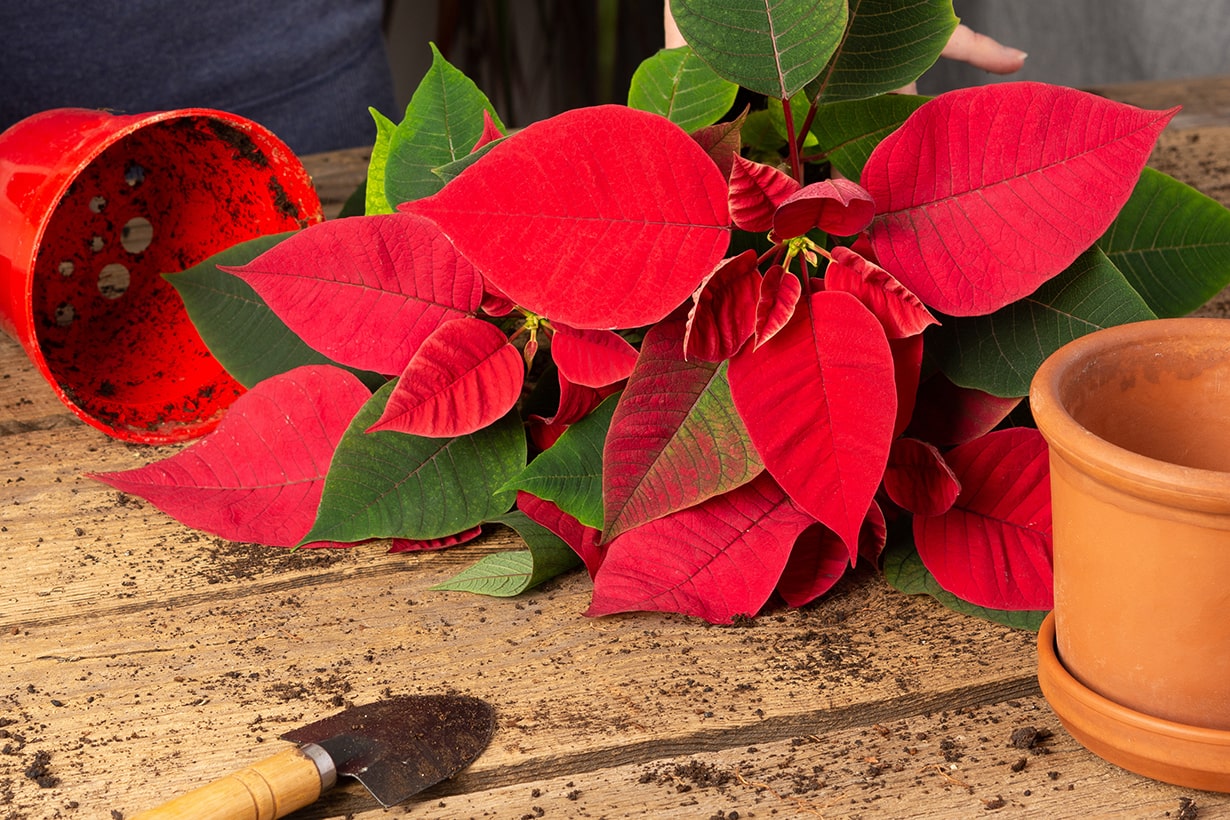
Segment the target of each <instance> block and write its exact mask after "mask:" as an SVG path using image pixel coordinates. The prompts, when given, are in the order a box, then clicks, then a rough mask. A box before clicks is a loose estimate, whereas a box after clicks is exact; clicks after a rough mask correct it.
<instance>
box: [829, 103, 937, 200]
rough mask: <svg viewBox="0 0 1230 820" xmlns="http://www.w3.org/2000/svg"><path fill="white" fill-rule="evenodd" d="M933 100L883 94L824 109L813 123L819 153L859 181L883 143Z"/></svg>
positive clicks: (845, 173) (841, 170)
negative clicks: (878, 146)
mask: <svg viewBox="0 0 1230 820" xmlns="http://www.w3.org/2000/svg"><path fill="white" fill-rule="evenodd" d="M929 99H931V98H930V97H921V96H914V95H911V94H883V95H881V96H879V97H873V98H872V99H869V100H854V101H851V102H836V103H828V104H826V105H821V106H820V107H819V108H818V109H816V116H815V118H814V119H813V120H812V124H811V133H812V136H813V137H815V139H816V149H817V150H818V151H819V152H820V155H821V156H823V157H826V158H827V159H828V160H829V162H831V163H832V164H833V167H834V168H836V169H837V170H838V171H840V172H841V173H842V175H844V176H845V177H847V178H848V179H858V178H859V177H860V176H861V175H862V173H863V166H864V165H866V164H867V157H869V156H871V152H872V150H874V149H875V147H876V146H877V145H879V144H880V141H881V140H883V139H884V138H885V137H887V136H888V135H889V134H891V133H892V132H893V131H896V130H897V129H898V128H899V127H900V126H901V123H903V122H905V121H906V118H908V117H909V116H910V115H911V114H913V113H914V112H915V111H916V110H917V109H918V107H919V106H921V105H922V104H923V103H925V102H926V101H927V100H929Z"/></svg>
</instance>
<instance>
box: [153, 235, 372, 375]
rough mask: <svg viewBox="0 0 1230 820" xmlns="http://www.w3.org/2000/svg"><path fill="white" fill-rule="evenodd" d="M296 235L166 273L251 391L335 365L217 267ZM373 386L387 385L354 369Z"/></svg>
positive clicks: (255, 242) (209, 342) (214, 347)
mask: <svg viewBox="0 0 1230 820" xmlns="http://www.w3.org/2000/svg"><path fill="white" fill-rule="evenodd" d="M295 233H296V232H295V231H289V232H286V233H278V234H268V235H266V236H258V237H256V238H255V239H249V240H248V241H246V242H240V243H239V244H237V245H233V246H231V247H230V248H227V249H226V250H224V251H222V252H220V253H216V254H214V255H213V256H211V257H209V258H208V259H206V260H205V261H204V262H201V263H200V264H199V265H194V266H193V267H191V268H188V269H187V270H184V271H180V272H179V273H168V274H164V276H165V278H166V280H167V281H168V282H170V283H171V284H172V285H174V286H175V290H176V291H177V292H178V293H179V296H180V298H181V299H182V300H183V302H184V308H185V309H186V310H187V311H188V318H189V319H191V320H192V323H193V324H194V325H195V326H196V329H197V332H198V333H200V334H201V339H202V341H204V342H205V345H206V346H207V347H208V348H209V352H210V353H212V354H213V356H214V358H215V359H217V360H218V362H219V363H220V364H221V365H222V366H223V367H224V368H226V372H228V373H230V374H231V377H232V378H234V379H235V381H237V382H239V383H240V384H242V385H243V386H244V387H252V386H254V385H256V384H257V383H259V382H262V381H264V380H265V379H267V378H269V377H270V376H276V375H278V374H279V373H286V372H288V371H290V370H294V369H295V368H296V367H299V366H300V365H305V364H335V362H333V361H332V360H331V359H329V358H327V357H325V356H323V355H321V354H320V353H317V352H316V351H315V350H313V349H312V348H310V347H308V346H307V345H306V344H304V343H303V341H302V340H301V339H300V338H299V337H298V336H296V335H295V334H294V332H293V331H291V329H290V328H288V327H287V326H286V325H285V323H283V322H282V320H281V319H279V318H278V317H277V315H276V314H275V313H274V312H273V311H272V310H270V309H269V306H268V305H266V304H265V302H264V301H263V300H262V299H261V298H260V297H259V296H257V295H256V291H254V290H252V287H251V286H250V285H249V284H248V283H246V282H244V281H243V280H242V279H240V278H239V277H238V276H232V275H231V274H229V273H223V272H222V271H220V270H218V266H219V265H228V266H231V265H233V266H242V265H246V264H248V263H249V262H251V261H252V260H253V259H255V258H256V257H258V256H260V255H261V254H262V253H264V252H265V251H267V250H269V249H270V248H272V247H273V246H274V245H277V244H278V243H279V242H281V241H282V240H283V239H286V238H287V237H290V236H293V235H294V234H295ZM352 372H354V373H355V374H356V375H358V376H359V377H360V379H362V380H363V382H364V383H365V384H367V385H368V386H369V387H375V386H377V385H379V384H380V383H382V382H383V381H384V379H383V378H381V377H378V376H375V375H374V374H371V373H364V372H359V371H352Z"/></svg>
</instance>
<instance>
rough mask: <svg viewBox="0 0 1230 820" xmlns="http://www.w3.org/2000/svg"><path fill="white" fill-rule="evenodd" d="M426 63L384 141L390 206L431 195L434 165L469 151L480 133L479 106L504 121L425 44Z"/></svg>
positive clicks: (435, 184) (436, 185)
mask: <svg viewBox="0 0 1230 820" xmlns="http://www.w3.org/2000/svg"><path fill="white" fill-rule="evenodd" d="M431 54H432V61H431V68H430V69H428V71H427V74H426V75H425V76H424V77H423V80H422V82H421V83H419V87H418V88H417V89H416V90H415V92H414V95H413V96H412V97H411V98H410V105H409V106H407V108H406V116H405V118H404V119H403V120H402V121H401V122H400V123H399V124H398V125H397V128H396V130H395V131H394V132H393V136H392V138H391V139H390V141H389V156H388V161H387V167H386V168H385V174H384V193H385V198H386V199H387V200H388V203H389V205H390V206H392V207H396V206H397V205H398V204H400V203H402V202H408V201H410V200H414V199H422V198H423V197H425V196H431V195H432V194H434V193H436V192H437V191H439V190H440V189H441V188H443V187H444V181H443V180H442V179H441V178H440V177H439V175H437V174H436V173H435V169H436V168H440V167H441V166H444V165H447V164H449V163H450V162H454V161H456V160H459V159H461V158H462V157H464V156H466V155H467V154H469V153H470V150H471V149H472V148H473V147H474V146H475V145H477V144H478V140H479V137H481V136H482V135H483V112H484V111H486V112H488V113H489V114H490V115H491V119H492V120H493V121H494V122H495V125H496V127H497V128H498V129H499V130H500V131H501V132H503V131H504V130H505V129H504V126H503V124H502V123H501V122H500V120H499V118H498V117H497V116H496V113H495V109H494V108H493V107H492V105H491V102H490V101H489V100H488V99H487V96H486V95H485V94H483V92H482V91H479V89H478V86H476V85H475V84H474V83H473V81H471V80H470V79H469V78H468V77H466V75H465V74H462V73H461V72H460V71H458V70H457V69H456V68H454V67H453V66H452V65H450V64H449V62H448V61H447V60H445V59H444V57H443V56H441V54H440V51H439V49H437V48H436V47H435V45H434V44H433V45H432V46H431Z"/></svg>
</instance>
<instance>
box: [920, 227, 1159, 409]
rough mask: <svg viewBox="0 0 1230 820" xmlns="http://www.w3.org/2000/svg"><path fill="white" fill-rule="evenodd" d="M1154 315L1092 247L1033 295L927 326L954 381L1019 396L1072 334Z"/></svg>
mask: <svg viewBox="0 0 1230 820" xmlns="http://www.w3.org/2000/svg"><path fill="white" fill-rule="evenodd" d="M1155 318H1157V317H1156V316H1155V315H1154V314H1153V311H1151V310H1149V306H1148V305H1146V304H1145V302H1144V300H1143V299H1141V298H1140V294H1138V293H1137V292H1136V291H1135V290H1133V289H1132V286H1131V285H1130V284H1128V281H1127V279H1125V278H1124V276H1123V274H1122V273H1120V272H1119V270H1118V269H1117V268H1116V267H1115V266H1114V265H1113V264H1111V262H1110V260H1109V259H1107V258H1106V255H1105V254H1104V253H1102V252H1101V251H1100V250H1098V249H1097V248H1091V249H1090V250H1088V251H1086V252H1085V253H1083V254H1081V255H1080V256H1079V257H1077V260H1076V261H1075V262H1073V263H1072V265H1071V266H1070V267H1069V268H1068V269H1067V270H1066V271H1064V272H1063V273H1061V274H1059V275H1058V276H1056V277H1055V278H1053V279H1051V280H1050V281H1048V282H1046V283H1045V284H1043V285H1042V287H1040V288H1038V290H1036V291H1035V292H1034V293H1032V294H1030V295H1029V296H1026V297H1025V298H1024V299H1019V300H1017V301H1016V302H1013V303H1012V304H1010V305H1007V306H1006V307H1003V308H1000V309H999V310H997V311H995V312H994V313H992V314H989V315H986V316H967V317H946V318H944V319H943V324H942V325H940V326H939V327H932V328H928V330H927V343H928V348H927V350H928V352H929V353H930V355H931V356H933V357H934V360H935V362H936V364H938V365H939V368H940V370H942V371H943V372H944V375H945V376H947V377H948V378H949V379H950V380H951V381H952V382H953V383H954V384H957V385H960V386H961V387H972V388H974V389H976V390H981V391H983V392H985V393H990V394H992V395H994V396H1004V397H1010V396H1025V395H1027V394H1028V393H1029V382H1030V379H1032V378H1033V375H1034V372H1035V371H1036V370H1037V369H1038V367H1039V365H1041V364H1042V361H1043V360H1044V359H1045V358H1046V357H1047V356H1049V355H1050V354H1052V353H1054V352H1055V351H1056V350H1058V349H1059V348H1060V347H1062V346H1063V345H1065V344H1067V343H1068V342H1070V341H1072V340H1073V339H1076V338H1079V337H1081V336H1084V335H1085V334H1087V333H1092V332H1094V331H1095V330H1101V329H1102V328H1106V327H1113V326H1114V325H1121V324H1125V323H1127V322H1136V321H1143V320H1145V319H1155Z"/></svg>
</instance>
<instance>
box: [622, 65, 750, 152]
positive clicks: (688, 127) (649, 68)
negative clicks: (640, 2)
mask: <svg viewBox="0 0 1230 820" xmlns="http://www.w3.org/2000/svg"><path fill="white" fill-rule="evenodd" d="M738 90H739V87H738V86H737V85H735V84H734V83H731V82H728V81H726V80H723V79H722V78H721V77H719V76H718V75H717V74H715V73H713V69H711V68H709V66H708V65H706V64H705V62H704V61H703V60H701V59H700V58H699V57H697V56H696V54H695V53H694V52H693V51H692V49H690V48H688V47H687V46H684V47H683V48H672V49H663V50H662V51H659V52H658V53H657V54H655V55H654V56H652V57H650V58H649V59H647V60H645V61H644V62H642V63H641V64H640V66H639V67H637V69H636V73H634V74H633V75H632V85H631V87H630V88H629V90H628V105H629V107H631V108H637V109H640V110H641V111H649V112H651V113H654V114H660V115H662V116H663V117H666V118H667V119H668V120H670V121H671V122H673V123H675V124H676V125H678V126H679V127H680V128H682V129H683V130H685V131H695V130H696V129H697V128H704V127H705V126H706V125H713V124H714V123H715V122H717V121H718V120H719V119H721V118H722V115H723V114H725V113H726V112H727V111H729V110H730V106H731V105H733V104H734V101H735V94H736V93H737V92H738Z"/></svg>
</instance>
